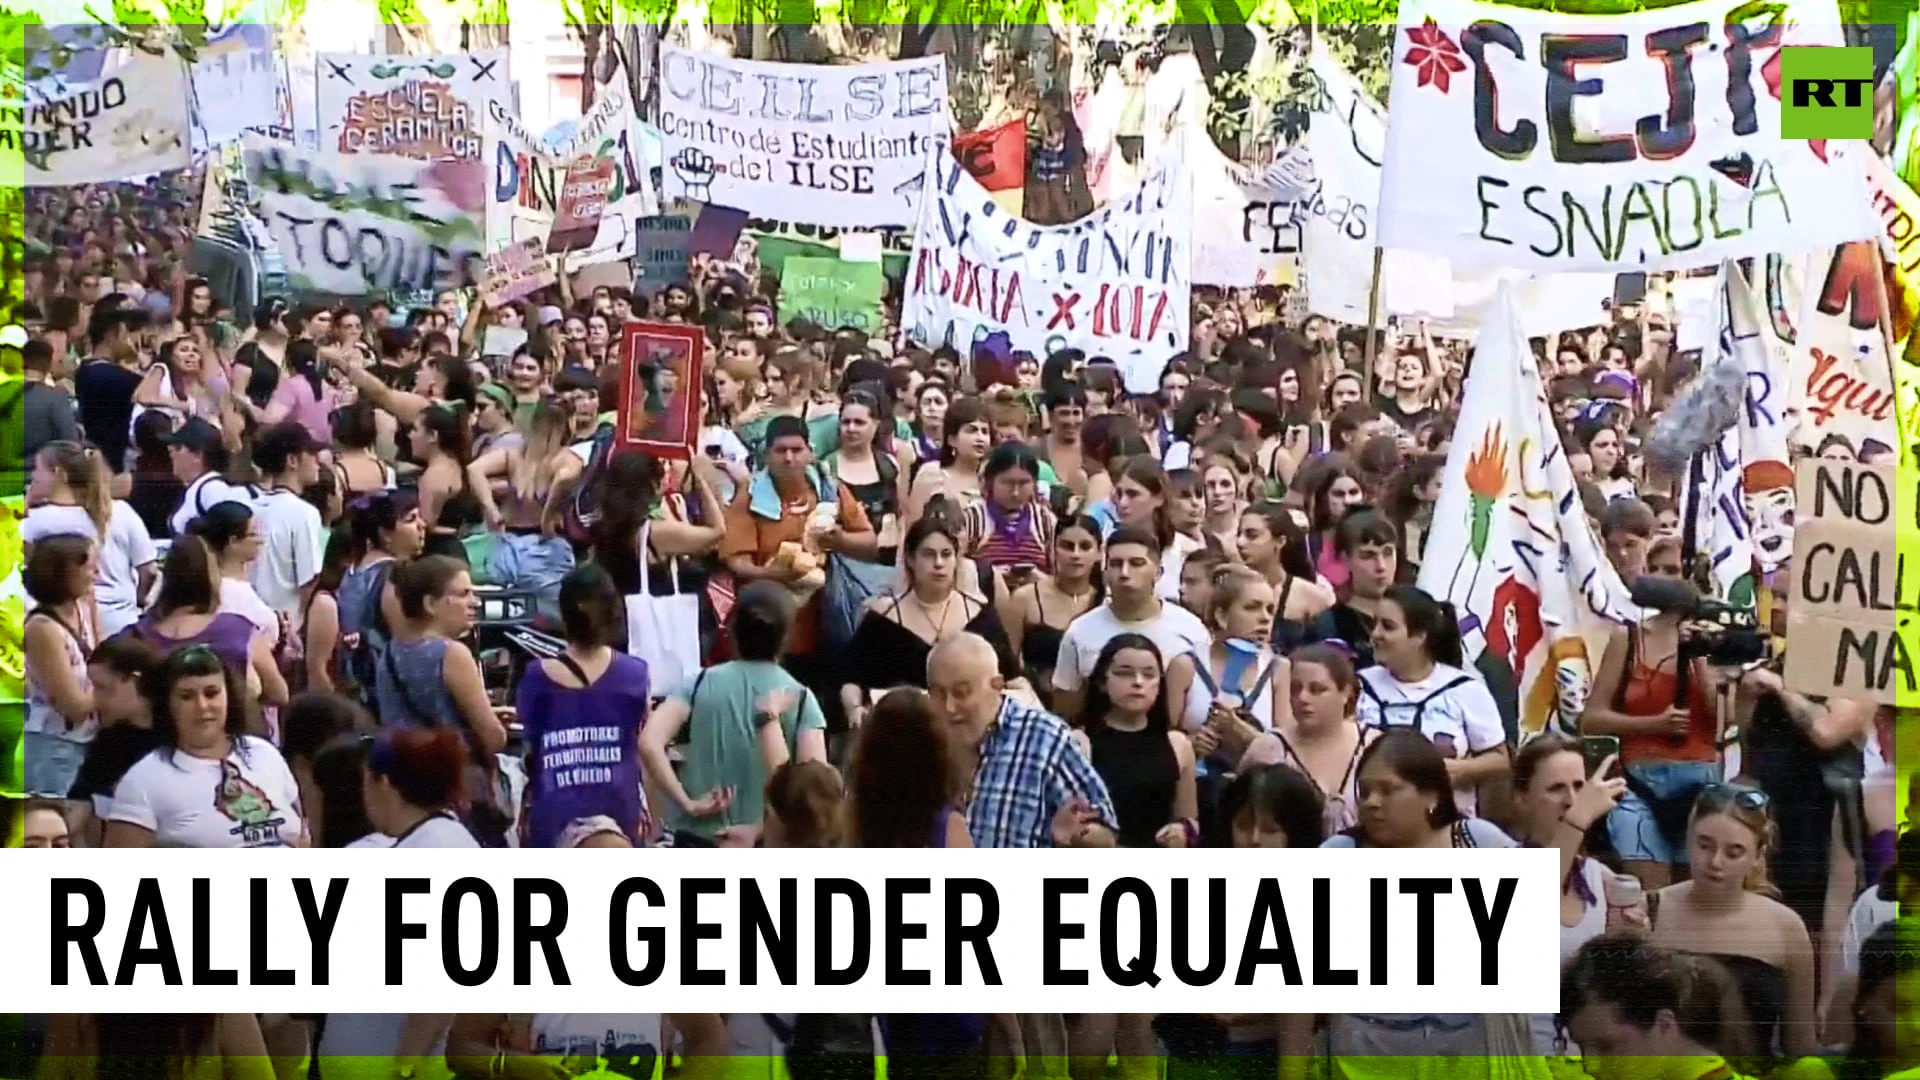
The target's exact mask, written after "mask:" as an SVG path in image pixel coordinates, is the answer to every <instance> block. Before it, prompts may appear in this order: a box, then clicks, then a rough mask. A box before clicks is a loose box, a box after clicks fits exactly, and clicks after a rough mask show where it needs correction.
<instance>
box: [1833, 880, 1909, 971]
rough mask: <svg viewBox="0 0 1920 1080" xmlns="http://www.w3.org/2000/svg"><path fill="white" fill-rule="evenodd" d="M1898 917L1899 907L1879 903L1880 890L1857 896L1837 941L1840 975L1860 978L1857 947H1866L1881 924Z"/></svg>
mask: <svg viewBox="0 0 1920 1080" xmlns="http://www.w3.org/2000/svg"><path fill="white" fill-rule="evenodd" d="M1899 917H1900V905H1899V904H1897V903H1895V902H1894V901H1892V900H1882V899H1880V887H1879V886H1878V885H1875V886H1874V887H1873V888H1871V889H1868V890H1867V891H1866V892H1863V893H1861V894H1860V899H1858V900H1855V901H1854V902H1853V910H1852V911H1851V912H1848V914H1847V929H1846V933H1845V934H1844V935H1843V936H1842V937H1841V939H1840V973H1841V974H1842V975H1858V974H1860V946H1862V945H1864V944H1866V941H1867V939H1868V938H1870V937H1872V936H1873V932H1874V931H1875V930H1878V929H1880V927H1881V926H1882V925H1883V924H1885V923H1890V922H1892V921H1893V920H1895V919H1897V918H1899Z"/></svg>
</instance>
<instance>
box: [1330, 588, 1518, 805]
mask: <svg viewBox="0 0 1920 1080" xmlns="http://www.w3.org/2000/svg"><path fill="white" fill-rule="evenodd" d="M1373 657H1374V660H1375V661H1376V662H1377V664H1376V666H1374V667H1370V668H1367V669H1366V670H1365V671H1362V672H1361V673H1360V704H1359V711H1358V716H1359V719H1360V725H1361V726H1362V727H1364V728H1383V729H1384V728H1403V727H1404V728H1412V729H1414V730H1416V731H1418V732H1419V733H1420V734H1421V735H1423V736H1425V737H1426V738H1427V739H1428V740H1429V741H1431V742H1432V743H1433V745H1434V746H1435V747H1437V748H1438V749H1439V751H1440V754H1441V756H1442V757H1444V758H1446V759H1447V774H1448V775H1449V776H1450V777H1451V778H1452V780H1453V787H1454V799H1455V802H1456V803H1458V804H1459V808H1460V812H1461V813H1462V814H1464V815H1466V816H1468V817H1472V816H1473V815H1474V813H1475V811H1476V809H1477V807H1478V804H1479V799H1478V789H1479V787H1480V785H1481V784H1484V783H1486V782H1487V781H1489V780H1492V779H1494V778H1495V777H1498V776H1501V775H1504V774H1505V773H1506V772H1507V771H1508V770H1509V769H1510V768H1511V766H1512V761H1511V758H1510V756H1509V754H1508V748H1507V729H1506V725H1505V723H1504V722H1503V721H1502V720H1501V718H1500V708H1499V706H1498V705H1496V704H1495V703H1494V700H1493V694H1492V693H1490V692H1489V691H1488V690H1487V684H1486V683H1485V682H1484V681H1482V680H1481V678H1480V676H1479V675H1478V674H1477V673H1475V672H1471V671H1468V670H1466V664H1465V661H1464V659H1463V658H1462V654H1461V645H1460V626H1459V623H1457V622H1456V621H1455V619H1454V614H1453V608H1452V606H1451V605H1448V604H1442V603H1440V602H1439V601H1437V600H1435V599H1434V598H1433V597H1431V596H1428V595H1427V594H1426V593H1425V592H1423V591H1421V590H1420V589H1417V588H1414V587H1413V586H1411V585H1396V586H1394V587H1393V588H1391V589H1388V590H1387V593H1386V595H1385V596H1384V597H1382V598H1381V600H1380V604H1379V608H1378V611H1377V614H1376V617H1375V619H1374V624H1373Z"/></svg>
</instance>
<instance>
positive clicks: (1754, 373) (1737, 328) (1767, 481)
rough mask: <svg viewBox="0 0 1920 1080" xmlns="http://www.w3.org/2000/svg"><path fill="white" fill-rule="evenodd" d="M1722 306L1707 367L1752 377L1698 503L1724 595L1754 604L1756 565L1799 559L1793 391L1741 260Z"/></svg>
mask: <svg viewBox="0 0 1920 1080" xmlns="http://www.w3.org/2000/svg"><path fill="white" fill-rule="evenodd" d="M1714 301H1715V304H1716V306H1715V307H1714V308H1713V309H1712V310H1711V311H1710V313H1709V318H1708V325H1709V327H1710V328H1711V329H1712V330H1713V331H1714V332H1715V337H1714V343H1715V344H1714V348H1713V350H1712V351H1710V352H1709V353H1707V354H1706V359H1707V365H1708V367H1711V366H1713V365H1715V364H1733V365H1736V366H1738V367H1739V368H1740V369H1741V370H1742V371H1743V372H1744V373H1745V375H1746V386H1747V404H1746V408H1744V409H1742V410H1741V415H1740V422H1739V423H1738V424H1736V425H1735V426H1734V427H1733V428H1732V429H1730V430H1729V431H1727V433H1726V434H1725V435H1723V436H1721V438H1720V441H1719V442H1718V443H1717V444H1716V445H1715V446H1714V449H1713V451H1712V452H1711V453H1709V454H1708V455H1707V456H1706V460H1705V462H1704V469H1703V475H1704V477H1705V483H1704V484H1703V485H1702V488H1701V495H1700V498H1699V500H1698V501H1697V502H1696V503H1694V506H1695V510H1696V521H1697V524H1696V526H1695V529H1696V531H1695V536H1696V537H1697V538H1698V540H1697V542H1698V543H1699V545H1700V547H1701V548H1702V550H1704V551H1705V552H1706V553H1707V555H1708V558H1709V561H1710V563H1711V565H1712V567H1713V584H1714V590H1715V591H1716V592H1717V593H1718V594H1719V596H1720V598H1721V599H1723V600H1726V601H1728V602H1730V603H1734V604H1737V605H1739V606H1742V607H1752V606H1753V605H1754V602H1755V599H1756V595H1755V590H1754V579H1753V569H1754V566H1755V563H1756V560H1757V561H1758V565H1759V567H1760V569H1761V570H1762V571H1765V572H1767V573H1772V572H1773V571H1774V570H1775V569H1777V568H1779V566H1780V564H1781V563H1782V562H1783V561H1784V560H1785V559H1786V558H1787V557H1788V556H1790V555H1791V554H1793V499H1794V492H1793V470H1792V468H1791V467H1790V466H1789V465H1788V464H1787V455H1786V451H1787V443H1786V427H1785V425H1784V424H1783V423H1781V422H1780V419H1781V417H1780V406H1781V405H1782V404H1784V399H1785V396H1786V390H1787V386H1786V380H1785V379H1784V378H1779V377H1776V376H1777V375H1784V372H1776V371H1775V370H1774V368H1775V364H1774V360H1773V353H1772V352H1771V351H1770V350H1769V349H1768V348H1767V342H1766V339H1765V337H1764V336H1763V335H1764V331H1765V327H1764V325H1763V324H1762V323H1761V321H1760V320H1761V316H1760V311H1761V302H1760V296H1759V291H1758V289H1757V288H1756V287H1755V284H1754V283H1753V282H1752V281H1750V280H1749V279H1748V278H1747V275H1746V273H1745V272H1744V271H1742V270H1741V269H1740V264H1739V263H1737V262H1728V263H1725V264H1723V265H1722V266H1721V268H1720V277H1719V279H1718V288H1717V289H1716V290H1715V292H1714ZM1782 475H1784V476H1785V478H1786V483H1785V484H1784V485H1781V484H1780V483H1779V481H1780V478H1781V476H1782ZM1689 486H1690V482H1689V483H1686V484H1683V487H1682V489H1681V497H1682V499H1683V500H1685V499H1688V498H1690V497H1691V495H1690V493H1689V492H1688V490H1687V488H1688V487H1689ZM1749 489H1751V490H1749ZM1685 505H1686V504H1685V502H1684V501H1683V503H1682V506H1683V507H1684V506H1685ZM1683 512H1684V511H1683Z"/></svg>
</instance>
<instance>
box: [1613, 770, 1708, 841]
mask: <svg viewBox="0 0 1920 1080" xmlns="http://www.w3.org/2000/svg"><path fill="white" fill-rule="evenodd" d="M1720 776H1721V765H1720V763H1719V762H1717V761H1667V762H1658V763H1655V764H1651V765H1629V766H1627V793H1626V795H1625V797H1623V798H1622V799H1621V800H1620V805H1619V806H1617V807H1615V808H1614V810H1613V813H1611V814H1608V815H1607V835H1608V836H1610V837H1611V838H1612V839H1613V849H1614V851H1616V852H1618V853H1619V855H1620V857H1621V858H1622V859H1624V860H1627V861H1629V862H1657V863H1667V864H1669V865H1673V866H1685V865H1686V864H1687V849H1686V844H1685V843H1684V842H1682V843H1680V844H1678V845H1676V844H1675V843H1673V841H1672V840H1670V839H1668V837H1667V835H1666V833H1665V832H1664V831H1663V830H1662V829H1661V828H1660V821H1659V818H1658V817H1656V816H1655V808H1654V807H1653V806H1649V805H1647V800H1646V799H1645V798H1644V797H1642V794H1641V793H1642V792H1645V793H1646V794H1648V795H1651V796H1652V797H1653V798H1654V799H1655V800H1657V801H1658V803H1659V807H1660V811H1659V812H1660V814H1662V815H1669V816H1671V817H1673V818H1677V819H1678V820H1685V819H1686V811H1685V810H1683V809H1681V808H1680V807H1679V806H1675V805H1674V804H1676V803H1678V804H1683V805H1684V806H1685V807H1686V808H1687V809H1691V808H1692V806H1693V801H1694V800H1695V799H1696V798H1699V796H1700V792H1701V789H1703V788H1706V787H1708V786H1709V785H1712V784H1717V783H1719V782H1720Z"/></svg>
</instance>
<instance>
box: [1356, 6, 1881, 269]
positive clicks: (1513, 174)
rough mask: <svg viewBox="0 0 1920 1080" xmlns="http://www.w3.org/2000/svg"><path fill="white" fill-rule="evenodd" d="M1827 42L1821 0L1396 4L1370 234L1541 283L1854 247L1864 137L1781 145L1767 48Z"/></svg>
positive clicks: (1772, 55)
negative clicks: (1560, 275) (1620, 6)
mask: <svg viewBox="0 0 1920 1080" xmlns="http://www.w3.org/2000/svg"><path fill="white" fill-rule="evenodd" d="M1841 44H1843V40H1842V36H1841V25H1840V15H1839V10H1838V8H1837V7H1836V6H1835V2H1834V0H1786V2H1783V3H1778V4H1752V3H1748V2H1747V0H1699V2H1696V3H1691V4H1682V5H1679V6H1677V7H1662V8H1658V9H1656V10H1652V11H1635V12H1628V13H1622V14H1613V15H1570V14H1564V13H1557V12H1556V13H1552V14H1547V13H1543V12H1533V11H1523V10H1519V9H1515V8H1512V7H1506V6H1503V5H1499V4H1494V3H1483V2H1477V0H1409V2H1408V3H1405V4H1402V5H1401V6H1400V27H1399V33H1398V36H1397V38H1396V40H1395V43H1394V49H1393V61H1394V62H1393V88H1392V93H1391V96H1390V97H1389V99H1388V107H1389V111H1390V113H1391V114H1392V116H1393V124H1392V126H1391V128H1390V130H1389V132H1388V138H1387V154H1386V166H1385V168H1386V175H1385V183H1384V186H1383V189H1382V192H1381V198H1380V205H1381V209H1382V213H1381V241H1382V243H1383V244H1384V245H1385V246H1386V247H1388V248H1408V249H1413V250H1418V251H1429V252H1433V253H1435V254H1438V255H1444V256H1446V257H1447V258H1448V259H1451V260H1452V261H1453V263H1454V265H1455V267H1456V268H1465V269H1479V268H1487V267H1493V266H1509V267H1518V268H1524V269H1529V270H1534V271H1546V272H1552V271H1567V270H1607V271H1635V270H1660V269H1669V268H1671V269H1683V268H1691V267H1697V266H1701V265H1710V264H1712V263H1714V262H1717V261H1719V260H1722V259H1727V258H1739V257H1745V256H1752V255H1764V254H1767V253H1769V252H1796V251H1808V250H1813V249H1816V248H1821V247H1832V246H1834V245H1836V244H1842V243H1846V242H1848V241H1852V240H1862V239H1867V238H1869V237H1871V236H1874V235H1876V234H1875V228H1874V222H1873V221H1872V218H1871V216H1870V215H1869V214H1868V212H1867V200H1866V186H1865V177H1864V174H1863V171H1862V163H1861V159H1860V155H1861V154H1863V153H1867V152H1869V151H1868V148H1867V146H1866V144H1865V143H1862V142H1847V141H1839V140H1817V139H1816V140H1808V139H1797V140H1790V139H1783V138H1782V137H1781V135H1780V94H1781V85H1780V50H1781V48H1782V47H1784V46H1837V45H1841Z"/></svg>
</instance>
